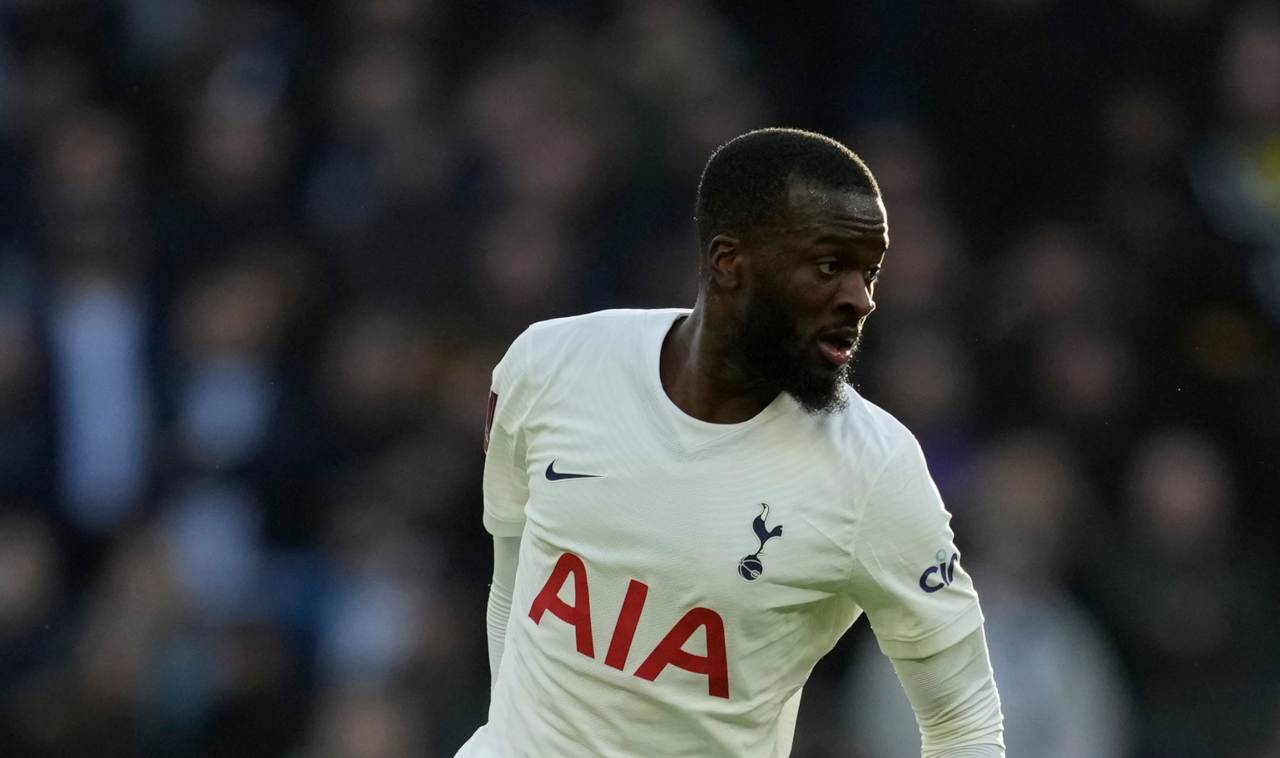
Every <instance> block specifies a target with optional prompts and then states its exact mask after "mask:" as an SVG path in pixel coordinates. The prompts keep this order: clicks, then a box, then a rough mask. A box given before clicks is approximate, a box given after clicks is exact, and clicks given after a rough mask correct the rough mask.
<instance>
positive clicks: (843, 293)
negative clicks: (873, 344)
mask: <svg viewBox="0 0 1280 758" xmlns="http://www.w3.org/2000/svg"><path fill="white" fill-rule="evenodd" d="M836 308H837V309H838V310H846V309H848V310H851V311H853V312H854V314H856V315H857V317H858V319H859V320H861V319H864V318H866V317H867V316H870V315H871V312H872V311H874V310H875V309H876V301H875V297H874V296H873V295H872V292H871V287H870V286H869V285H868V284H867V280H866V279H865V278H864V277H863V276H861V275H857V276H850V277H847V279H846V281H845V282H843V283H842V286H841V287H840V294H839V300H838V301H837V303H836Z"/></svg>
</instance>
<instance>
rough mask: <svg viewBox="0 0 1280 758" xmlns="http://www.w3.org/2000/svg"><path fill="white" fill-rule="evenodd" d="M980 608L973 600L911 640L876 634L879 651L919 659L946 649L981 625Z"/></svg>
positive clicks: (893, 655) (891, 655) (895, 656)
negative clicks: (938, 625)
mask: <svg viewBox="0 0 1280 758" xmlns="http://www.w3.org/2000/svg"><path fill="white" fill-rule="evenodd" d="M982 622H983V616H982V608H981V607H980V606H979V605H978V603H977V602H974V603H973V604H972V605H970V606H969V607H968V608H966V609H964V610H963V611H961V612H960V614H959V615H958V616H956V617H955V618H953V619H951V620H950V621H948V622H946V623H945V624H943V625H942V626H940V627H937V628H935V629H934V630H932V631H930V632H929V633H927V634H925V635H924V636H922V637H918V638H916V639H911V640H895V639H886V638H884V637H881V636H880V635H876V642H877V643H878V644H879V645H880V651H881V652H883V653H884V654H885V655H887V656H889V657H890V658H903V659H906V660H919V659H921V658H928V657H929V656H931V655H936V654H937V653H940V652H942V651H943V650H946V649H947V648H949V647H951V646H952V645H954V644H956V643H957V642H959V641H960V640H962V639H964V638H965V637H968V636H969V635H970V634H972V633H973V631H974V630H975V629H977V628H978V627H980V626H982Z"/></svg>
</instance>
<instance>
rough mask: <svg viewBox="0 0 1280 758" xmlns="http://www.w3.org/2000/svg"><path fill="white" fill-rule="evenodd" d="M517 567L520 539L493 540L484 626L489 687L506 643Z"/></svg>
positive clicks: (496, 677)
mask: <svg viewBox="0 0 1280 758" xmlns="http://www.w3.org/2000/svg"><path fill="white" fill-rule="evenodd" d="M519 565H520V538H519V537H494V538H493V584H490V585H489V609H488V613H487V614H486V624H485V625H486V626H487V627H488V631H489V686H490V687H492V686H493V685H494V684H496V683H497V681H498V666H499V665H501V663H502V651H503V648H504V647H505V646H506V641H507V621H508V620H509V619H510V618H511V595H512V593H513V591H514V590H515V586H516V569H517V568H519Z"/></svg>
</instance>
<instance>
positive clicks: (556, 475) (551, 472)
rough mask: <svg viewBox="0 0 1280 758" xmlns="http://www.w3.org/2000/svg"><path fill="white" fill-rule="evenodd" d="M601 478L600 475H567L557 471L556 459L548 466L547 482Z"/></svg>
mask: <svg viewBox="0 0 1280 758" xmlns="http://www.w3.org/2000/svg"><path fill="white" fill-rule="evenodd" d="M600 476H601V475H600V474H566V473H563V472H561V471H556V462H555V459H554V458H553V459H552V460H551V462H550V463H548V464H547V480H548V481H552V482H558V481H560V480H561V479H599V478H600Z"/></svg>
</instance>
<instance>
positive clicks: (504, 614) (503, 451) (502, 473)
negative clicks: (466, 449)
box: [481, 331, 533, 685]
mask: <svg viewBox="0 0 1280 758" xmlns="http://www.w3.org/2000/svg"><path fill="white" fill-rule="evenodd" d="M527 335H528V332H527V331H526V332H525V334H523V335H521V337H520V338H519V339H517V340H516V341H515V342H514V343H513V344H512V345H511V347H510V348H509V349H508V350H507V354H506V355H505V356H503V358H502V361H501V362H499V363H498V365H497V366H496V367H495V368H494V370H493V384H492V388H491V391H490V393H489V405H488V408H487V411H486V413H485V427H484V453H485V458H484V481H483V486H482V488H481V489H482V490H483V493H484V526H485V529H487V530H488V531H489V533H490V534H492V535H493V583H492V584H491V585H489V603H488V611H487V613H486V623H485V626H486V628H487V632H488V638H489V683H490V685H493V684H494V683H496V682H497V678H498V668H499V665H500V664H501V663H502V653H503V648H504V647H505V646H506V638H507V621H508V620H509V619H510V618H511V598H512V594H513V592H514V590H515V580H516V568H517V566H518V563H519V559H520V535H521V534H523V532H524V507H525V504H526V503H527V502H528V500H529V480H528V474H527V471H526V467H525V444H524V433H523V431H522V428H521V425H522V421H523V418H524V415H525V414H526V413H527V412H528V409H529V405H530V403H531V402H532V399H531V396H532V395H533V392H532V388H531V387H530V381H529V376H528V373H527V368H526V367H527V365H528V360H527V358H526V357H525V353H526V351H527V350H528V344H527V339H528V338H527Z"/></svg>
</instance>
